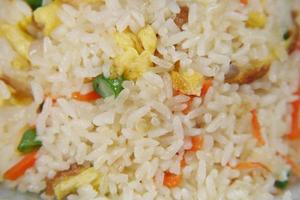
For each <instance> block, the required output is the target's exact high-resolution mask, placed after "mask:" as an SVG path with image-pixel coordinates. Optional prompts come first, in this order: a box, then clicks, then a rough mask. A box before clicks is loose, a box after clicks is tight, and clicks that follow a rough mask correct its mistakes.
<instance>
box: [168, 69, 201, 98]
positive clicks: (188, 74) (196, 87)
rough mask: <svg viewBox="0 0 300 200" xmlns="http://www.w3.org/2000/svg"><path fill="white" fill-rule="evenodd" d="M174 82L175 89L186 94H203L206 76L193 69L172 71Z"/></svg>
mask: <svg viewBox="0 0 300 200" xmlns="http://www.w3.org/2000/svg"><path fill="white" fill-rule="evenodd" d="M171 78H172V83H173V88H174V90H177V91H179V92H181V93H183V94H185V95H195V96H200V95H201V88H202V83H203V81H204V77H203V75H202V74H200V73H198V72H195V71H193V70H191V71H180V72H177V71H172V73H171Z"/></svg>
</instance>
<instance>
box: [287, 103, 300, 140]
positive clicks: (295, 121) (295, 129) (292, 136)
mask: <svg viewBox="0 0 300 200" xmlns="http://www.w3.org/2000/svg"><path fill="white" fill-rule="evenodd" d="M292 108H293V110H292V114H291V115H292V121H291V132H289V133H288V135H287V138H288V139H289V140H296V139H300V127H299V114H300V100H297V101H294V102H292Z"/></svg>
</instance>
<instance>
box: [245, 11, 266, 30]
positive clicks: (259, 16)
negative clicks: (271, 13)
mask: <svg viewBox="0 0 300 200" xmlns="http://www.w3.org/2000/svg"><path fill="white" fill-rule="evenodd" d="M266 23H267V17H266V15H265V14H264V13H263V12H256V11H252V12H249V14H248V20H247V21H246V25H247V26H248V27H250V28H264V27H265V25H266Z"/></svg>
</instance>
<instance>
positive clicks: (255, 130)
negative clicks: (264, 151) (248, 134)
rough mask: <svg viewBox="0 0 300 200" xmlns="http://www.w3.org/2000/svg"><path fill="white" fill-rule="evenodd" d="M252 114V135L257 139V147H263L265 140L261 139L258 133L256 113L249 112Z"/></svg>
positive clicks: (254, 111)
mask: <svg viewBox="0 0 300 200" xmlns="http://www.w3.org/2000/svg"><path fill="white" fill-rule="evenodd" d="M251 114H252V120H251V122H252V133H253V136H254V137H255V138H256V139H257V142H258V144H259V145H261V146H263V145H265V140H264V139H263V137H262V135H261V131H260V124H259V121H258V118H257V111H256V110H255V109H254V110H252V111H251Z"/></svg>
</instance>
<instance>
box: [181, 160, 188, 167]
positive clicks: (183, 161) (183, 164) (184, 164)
mask: <svg viewBox="0 0 300 200" xmlns="http://www.w3.org/2000/svg"><path fill="white" fill-rule="evenodd" d="M186 165H187V164H186V161H185V159H184V158H182V160H181V161H180V167H181V168H184V167H185V166H186Z"/></svg>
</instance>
